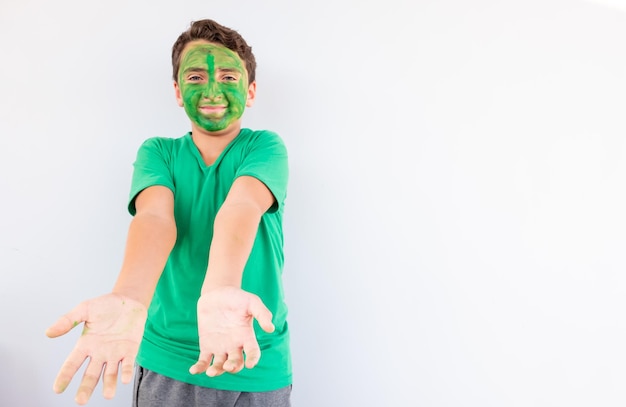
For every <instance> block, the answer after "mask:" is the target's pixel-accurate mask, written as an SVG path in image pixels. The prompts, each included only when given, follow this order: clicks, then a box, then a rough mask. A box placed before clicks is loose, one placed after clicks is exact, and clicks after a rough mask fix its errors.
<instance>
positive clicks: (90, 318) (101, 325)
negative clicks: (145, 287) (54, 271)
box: [46, 294, 147, 405]
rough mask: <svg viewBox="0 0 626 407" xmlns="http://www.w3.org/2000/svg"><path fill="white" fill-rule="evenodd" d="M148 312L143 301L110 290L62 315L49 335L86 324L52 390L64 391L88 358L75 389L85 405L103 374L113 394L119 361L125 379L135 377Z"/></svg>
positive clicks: (105, 386) (105, 385)
mask: <svg viewBox="0 0 626 407" xmlns="http://www.w3.org/2000/svg"><path fill="white" fill-rule="evenodd" d="M146 316H147V311H146V307H145V306H144V305H143V304H142V303H140V302H137V301H135V300H132V299H129V298H126V297H123V296H121V295H117V294H107V295H103V296H101V297H97V298H94V299H91V300H88V301H84V302H82V303H80V304H79V305H78V306H77V307H76V308H74V309H73V310H72V311H70V312H69V313H67V314H65V315H64V316H62V317H61V318H59V320H58V321H57V322H55V323H54V324H53V325H52V326H50V328H48V329H47V330H46V335H47V336H48V337H50V338H56V337H58V336H61V335H64V334H66V333H67V332H69V331H70V330H71V329H72V328H74V327H75V326H77V325H79V324H81V323H83V322H84V323H85V325H84V327H83V333H82V335H81V337H80V338H79V339H78V341H77V342H76V346H75V347H74V349H73V350H72V352H71V353H70V355H69V356H68V358H67V359H66V360H65V362H64V363H63V366H62V367H61V370H59V374H58V375H57V377H56V380H55V382H54V386H53V390H54V391H55V392H56V393H62V392H63V391H64V390H65V389H66V388H67V386H68V385H69V383H70V381H71V380H72V378H73V377H74V375H75V374H76V372H77V371H78V369H79V368H80V367H81V365H82V364H83V363H84V362H85V360H86V359H87V358H89V362H88V365H87V368H86V369H85V373H84V375H83V378H82V381H81V383H80V386H79V388H78V392H77V393H76V398H75V400H76V403H78V404H80V405H83V404H86V403H87V402H88V401H89V398H90V397H91V394H92V393H93V391H94V388H95V387H96V385H97V384H98V381H99V380H100V376H102V383H103V395H104V397H105V398H107V399H110V398H113V396H114V395H115V388H116V385H117V377H118V370H119V365H120V363H121V367H122V369H121V375H122V377H121V379H122V383H124V384H127V383H130V381H131V380H132V377H133V370H134V364H135V357H136V355H137V351H138V349H139V344H140V343H141V339H142V336H143V330H144V325H145V322H146Z"/></svg>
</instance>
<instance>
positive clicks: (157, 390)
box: [133, 366, 291, 407]
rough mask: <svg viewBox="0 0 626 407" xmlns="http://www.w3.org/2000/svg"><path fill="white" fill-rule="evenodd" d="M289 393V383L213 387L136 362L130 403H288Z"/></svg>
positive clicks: (210, 406)
mask: <svg viewBox="0 0 626 407" xmlns="http://www.w3.org/2000/svg"><path fill="white" fill-rule="evenodd" d="M290 397H291V386H287V387H284V388H282V389H278V390H274V391H268V392H258V393H246V392H238V391H228V390H216V389H209V388H206V387H200V386H195V385H193V384H188V383H183V382H180V381H178V380H174V379H170V378H169V377H165V376H163V375H160V374H158V373H155V372H153V371H151V370H148V369H144V368H143V367H141V366H137V370H136V371H135V384H134V388H133V407H291V401H290Z"/></svg>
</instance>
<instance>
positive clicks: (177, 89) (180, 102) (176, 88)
mask: <svg viewBox="0 0 626 407" xmlns="http://www.w3.org/2000/svg"><path fill="white" fill-rule="evenodd" d="M174 95H175V96H176V103H177V104H178V106H180V107H183V96H182V95H181V94H180V86H178V82H176V81H174Z"/></svg>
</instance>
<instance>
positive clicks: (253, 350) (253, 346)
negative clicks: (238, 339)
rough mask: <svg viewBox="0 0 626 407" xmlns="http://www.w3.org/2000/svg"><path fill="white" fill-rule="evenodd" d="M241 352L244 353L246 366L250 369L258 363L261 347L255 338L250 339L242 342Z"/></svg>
mask: <svg viewBox="0 0 626 407" xmlns="http://www.w3.org/2000/svg"><path fill="white" fill-rule="evenodd" d="M243 352H244V353H245V355H246V368H247V369H252V368H253V367H255V366H256V364H257V363H259V360H260V359H261V349H260V348H259V344H258V343H257V341H256V339H252V340H250V341H249V342H246V343H244V344H243Z"/></svg>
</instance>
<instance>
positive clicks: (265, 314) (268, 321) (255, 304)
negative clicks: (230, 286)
mask: <svg viewBox="0 0 626 407" xmlns="http://www.w3.org/2000/svg"><path fill="white" fill-rule="evenodd" d="M249 312H250V314H251V315H252V316H253V317H254V318H255V319H256V320H257V322H258V323H259V326H260V327H261V328H262V329H263V330H264V331H265V332H267V333H272V332H274V324H273V323H272V312H271V311H270V310H269V309H268V308H267V307H266V306H265V304H263V301H261V299H260V298H259V297H258V296H256V295H255V296H254V297H252V299H251V301H250V308H249Z"/></svg>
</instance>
